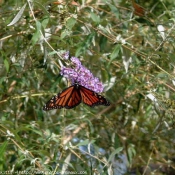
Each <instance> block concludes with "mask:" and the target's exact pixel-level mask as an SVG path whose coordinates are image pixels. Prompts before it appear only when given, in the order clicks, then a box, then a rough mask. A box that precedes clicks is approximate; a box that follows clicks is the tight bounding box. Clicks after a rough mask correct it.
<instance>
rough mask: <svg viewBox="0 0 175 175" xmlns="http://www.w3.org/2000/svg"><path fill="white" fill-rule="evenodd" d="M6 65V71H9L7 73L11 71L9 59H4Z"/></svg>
mask: <svg viewBox="0 0 175 175" xmlns="http://www.w3.org/2000/svg"><path fill="white" fill-rule="evenodd" d="M4 66H5V68H6V71H7V73H8V72H9V67H10V66H9V62H8V61H7V59H4Z"/></svg>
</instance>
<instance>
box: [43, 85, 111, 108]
mask: <svg viewBox="0 0 175 175" xmlns="http://www.w3.org/2000/svg"><path fill="white" fill-rule="evenodd" d="M81 102H83V103H84V104H86V105H88V106H90V107H94V106H97V105H105V106H109V105H110V103H109V102H108V101H107V100H106V99H105V98H104V97H103V96H101V95H99V94H97V93H95V92H94V91H92V90H90V89H87V88H85V87H83V86H81V85H79V84H74V85H73V86H70V87H68V88H67V89H65V90H63V91H62V92H61V93H59V94H57V95H55V96H54V97H52V98H51V99H50V100H49V101H48V102H47V103H46V104H45V106H44V107H43V110H45V111H48V110H51V109H60V108H67V109H71V108H74V107H75V106H77V105H79V104H80V103H81Z"/></svg>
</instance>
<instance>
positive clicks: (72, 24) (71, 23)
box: [66, 18, 76, 30]
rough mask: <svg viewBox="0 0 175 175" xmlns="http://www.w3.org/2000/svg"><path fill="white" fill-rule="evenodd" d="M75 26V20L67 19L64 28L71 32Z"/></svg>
mask: <svg viewBox="0 0 175 175" xmlns="http://www.w3.org/2000/svg"><path fill="white" fill-rule="evenodd" d="M75 24H76V19H75V18H69V19H68V20H67V21H66V27H67V29H69V30H72V28H73V26H74V25H75Z"/></svg>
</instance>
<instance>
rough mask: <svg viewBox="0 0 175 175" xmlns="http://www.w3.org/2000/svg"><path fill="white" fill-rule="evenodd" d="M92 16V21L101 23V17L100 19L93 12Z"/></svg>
mask: <svg viewBox="0 0 175 175" xmlns="http://www.w3.org/2000/svg"><path fill="white" fill-rule="evenodd" d="M90 15H91V18H92V20H93V21H94V22H96V23H100V17H99V16H98V15H97V14H95V13H93V12H91V14H90Z"/></svg>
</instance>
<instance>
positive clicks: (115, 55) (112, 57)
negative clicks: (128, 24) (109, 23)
mask: <svg viewBox="0 0 175 175" xmlns="http://www.w3.org/2000/svg"><path fill="white" fill-rule="evenodd" d="M120 50H121V45H120V44H117V45H116V46H115V47H114V50H113V52H112V53H111V55H110V60H111V61H113V60H114V59H115V58H116V57H117V56H118V54H119V52H120Z"/></svg>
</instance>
